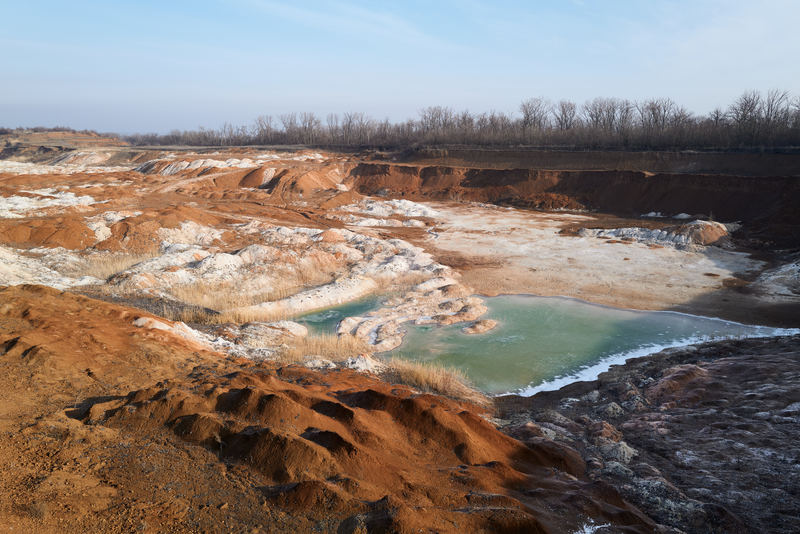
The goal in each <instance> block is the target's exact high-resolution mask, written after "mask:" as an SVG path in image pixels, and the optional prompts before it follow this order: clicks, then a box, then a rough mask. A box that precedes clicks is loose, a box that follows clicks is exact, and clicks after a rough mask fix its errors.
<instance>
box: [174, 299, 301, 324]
mask: <svg viewBox="0 0 800 534" xmlns="http://www.w3.org/2000/svg"><path fill="white" fill-rule="evenodd" d="M159 315H161V316H162V317H164V318H165V319H169V320H170V321H181V322H184V323H196V324H227V323H235V324H244V323H250V322H271V321H283V320H286V319H290V318H291V317H293V315H292V314H290V313H288V312H287V311H285V310H283V309H273V310H264V311H246V312H245V311H240V310H227V311H221V312H217V311H216V310H213V309H210V308H203V307H199V306H194V305H192V306H174V305H172V306H170V305H167V304H166V303H165V304H162V307H161V310H160V311H159Z"/></svg>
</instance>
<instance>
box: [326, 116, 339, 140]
mask: <svg viewBox="0 0 800 534" xmlns="http://www.w3.org/2000/svg"><path fill="white" fill-rule="evenodd" d="M325 126H326V128H327V130H328V141H329V142H330V143H336V142H338V141H339V137H340V133H341V132H340V130H339V115H337V114H336V113H328V116H327V117H325Z"/></svg>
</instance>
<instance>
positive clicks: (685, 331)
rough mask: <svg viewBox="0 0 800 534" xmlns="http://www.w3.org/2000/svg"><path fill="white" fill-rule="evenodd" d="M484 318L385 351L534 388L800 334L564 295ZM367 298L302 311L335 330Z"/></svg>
mask: <svg viewBox="0 0 800 534" xmlns="http://www.w3.org/2000/svg"><path fill="white" fill-rule="evenodd" d="M485 301H486V305H487V306H488V308H489V312H488V313H487V314H486V315H484V316H483V317H482V318H491V319H495V320H497V321H498V322H499V324H498V326H497V327H496V328H495V329H494V330H491V331H490V332H487V333H484V334H479V335H468V334H464V333H462V332H461V328H462V327H463V326H464V325H451V326H418V325H413V324H406V325H405V330H406V332H407V334H406V336H405V338H404V341H403V345H402V346H400V347H399V348H397V349H395V350H394V351H392V352H391V353H388V354H387V355H391V356H397V357H402V358H406V359H409V360H417V361H424V362H431V363H435V364H440V365H446V366H450V367H457V368H459V369H461V370H463V371H464V372H465V373H466V374H467V376H469V377H470V379H471V380H472V381H473V383H474V384H475V385H476V386H477V387H479V388H480V389H481V390H483V391H485V392H487V393H492V394H497V393H504V392H517V393H521V394H525V395H531V394H534V393H536V392H537V391H541V390H546V389H557V388H559V387H561V386H563V385H565V384H567V383H569V382H573V381H575V380H592V379H594V378H595V377H596V376H597V374H599V373H601V372H603V371H605V370H606V369H608V367H609V366H610V365H612V364H615V363H623V362H624V361H625V359H626V358H630V357H635V356H643V355H646V354H650V353H653V352H657V351H659V350H661V349H664V348H668V347H675V346H681V345H687V344H690V343H697V342H701V341H710V340H719V339H729V338H738V337H762V336H773V335H781V334H792V333H800V330H798V329H780V328H772V327H764V326H751V325H743V324H739V323H733V322H730V321H724V320H721V319H713V318H706V317H697V316H693V315H686V314H680V313H673V312H641V311H634V310H622V309H616V308H608V307H605V306H598V305H594V304H589V303H586V302H583V301H579V300H575V299H568V298H560V297H533V296H525V295H511V296H501V297H493V298H487V299H485ZM379 302H380V299H379V298H370V299H364V300H362V301H358V302H354V303H350V304H347V305H345V306H340V307H337V308H332V309H328V310H325V311H323V312H318V313H316V314H310V315H306V316H304V317H301V318H299V319H298V320H299V321H300V322H303V323H304V324H306V325H307V326H308V327H309V328H310V330H312V331H313V332H333V331H334V330H335V327H336V324H337V323H338V322H339V321H340V320H341V319H343V318H344V317H348V316H354V315H361V314H363V313H366V312H367V311H369V310H371V309H374V308H375V307H378V305H379Z"/></svg>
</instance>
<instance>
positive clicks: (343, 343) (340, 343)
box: [279, 334, 370, 363]
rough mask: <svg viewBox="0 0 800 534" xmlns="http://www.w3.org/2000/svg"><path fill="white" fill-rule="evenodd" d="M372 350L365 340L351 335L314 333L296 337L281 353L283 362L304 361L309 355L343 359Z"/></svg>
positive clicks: (334, 359)
mask: <svg viewBox="0 0 800 534" xmlns="http://www.w3.org/2000/svg"><path fill="white" fill-rule="evenodd" d="M367 352H370V348H369V345H367V343H366V342H364V341H363V340H361V339H359V338H357V337H355V336H349V335H342V336H337V335H335V334H312V335H309V336H306V337H302V338H296V339H294V340H293V341H291V342H290V344H289V345H288V346H287V348H286V349H285V350H283V351H282V352H281V353H280V354H279V358H280V360H281V361H282V362H285V363H293V362H302V361H304V360H305V359H306V358H307V357H308V356H320V357H322V358H325V359H326V360H331V361H341V360H346V359H347V358H351V357H353V356H358V355H359V354H364V353H367Z"/></svg>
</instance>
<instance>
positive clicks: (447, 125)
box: [126, 90, 800, 150]
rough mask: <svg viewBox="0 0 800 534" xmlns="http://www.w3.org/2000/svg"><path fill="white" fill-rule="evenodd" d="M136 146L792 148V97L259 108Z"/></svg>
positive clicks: (796, 102) (798, 107)
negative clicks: (511, 107) (395, 111)
mask: <svg viewBox="0 0 800 534" xmlns="http://www.w3.org/2000/svg"><path fill="white" fill-rule="evenodd" d="M126 139H127V140H128V141H129V142H131V143H133V144H137V145H197V146H216V145H230V146H233V145H253V144H256V145H317V146H332V147H333V146H340V147H364V146H382V147H401V146H410V145H439V144H442V145H444V144H448V145H452V144H462V145H477V146H517V145H525V146H540V147H565V148H607V149H614V148H619V149H623V148H624V149H641V150H652V149H660V150H669V149H719V150H735V149H749V148H750V149H752V148H755V149H759V148H760V149H766V148H770V149H773V148H782V147H798V146H800V96H797V97H792V96H791V95H790V94H789V93H788V92H787V91H780V90H770V91H768V92H766V93H762V92H759V91H747V92H745V93H743V94H742V95H741V96H740V97H739V98H737V99H736V100H735V101H734V102H733V103H731V104H730V105H729V106H728V107H727V108H724V109H723V108H717V109H715V110H714V111H712V112H711V113H709V114H708V115H707V116H698V115H694V114H693V113H691V112H690V111H689V110H687V109H686V108H685V107H683V106H681V105H679V104H678V103H676V102H674V101H673V100H671V99H669V98H654V99H649V100H644V101H641V102H634V101H630V100H625V99H619V98H595V99H593V100H589V101H587V102H585V103H583V104H580V105H579V104H577V103H575V102H573V101H570V100H560V101H558V102H552V101H550V100H548V99H546V98H541V97H537V98H530V99H527V100H525V101H523V102H522V103H521V104H520V106H519V114H509V113H503V112H497V111H490V112H487V113H479V114H474V113H471V112H469V111H460V112H459V111H456V110H454V109H452V108H450V107H446V106H431V107H427V108H424V109H422V110H421V111H420V112H419V116H418V117H417V118H416V119H409V120H406V121H404V122H390V121H389V120H388V119H385V120H383V121H378V120H375V119H373V118H372V117H369V116H368V115H366V114H365V113H360V112H350V113H344V114H341V115H339V114H336V113H332V114H329V115H327V116H326V117H325V119H324V121H323V120H322V119H321V118H320V117H317V116H316V115H315V114H314V113H309V112H306V113H287V114H282V115H279V116H277V117H274V116H271V115H262V116H260V117H258V118H256V120H255V121H254V122H253V124H251V125H245V126H233V125H231V124H225V125H223V126H222V127H221V128H219V129H216V130H206V129H203V128H200V129H199V130H193V131H178V130H175V131H172V132H170V133H168V134H161V135H160V134H136V135H131V136H128V137H126Z"/></svg>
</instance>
